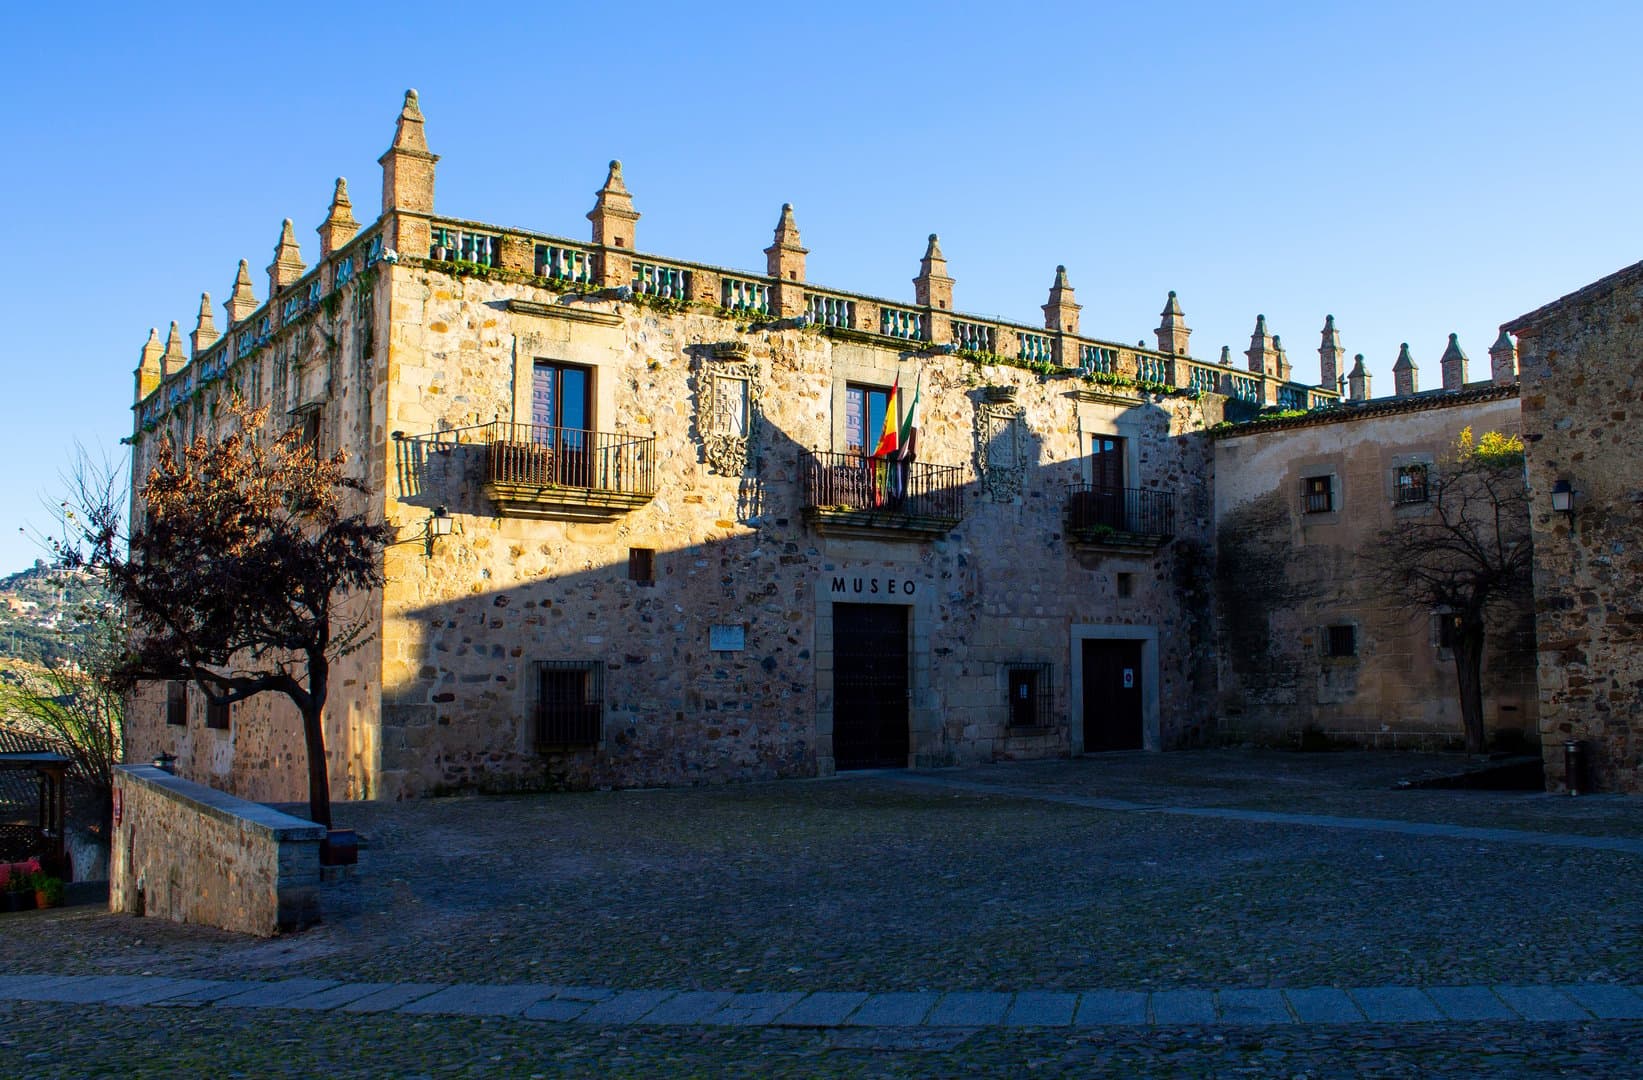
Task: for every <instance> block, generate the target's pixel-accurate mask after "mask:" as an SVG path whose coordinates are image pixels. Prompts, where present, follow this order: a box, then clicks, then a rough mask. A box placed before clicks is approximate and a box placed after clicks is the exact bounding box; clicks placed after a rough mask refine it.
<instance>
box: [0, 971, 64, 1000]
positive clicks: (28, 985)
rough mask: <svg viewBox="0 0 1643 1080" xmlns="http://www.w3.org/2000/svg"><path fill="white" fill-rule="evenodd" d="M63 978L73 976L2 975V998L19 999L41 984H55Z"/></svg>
mask: <svg viewBox="0 0 1643 1080" xmlns="http://www.w3.org/2000/svg"><path fill="white" fill-rule="evenodd" d="M61 978H72V976H61V975H0V998H17V997H21V996H22V994H23V993H24V992H25V991H27V990H30V989H33V988H34V987H36V986H39V985H40V984H41V983H53V982H56V981H57V980H58V979H61Z"/></svg>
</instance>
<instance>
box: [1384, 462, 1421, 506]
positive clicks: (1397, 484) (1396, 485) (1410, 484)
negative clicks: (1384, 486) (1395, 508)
mask: <svg viewBox="0 0 1643 1080" xmlns="http://www.w3.org/2000/svg"><path fill="white" fill-rule="evenodd" d="M1426 479H1427V477H1426V466H1425V465H1400V466H1398V471H1397V473H1396V474H1395V476H1394V478H1393V488H1392V501H1393V502H1395V503H1397V504H1398V505H1399V506H1406V505H1408V504H1410V503H1423V502H1425V501H1426V500H1427V498H1428V491H1427V486H1426Z"/></svg>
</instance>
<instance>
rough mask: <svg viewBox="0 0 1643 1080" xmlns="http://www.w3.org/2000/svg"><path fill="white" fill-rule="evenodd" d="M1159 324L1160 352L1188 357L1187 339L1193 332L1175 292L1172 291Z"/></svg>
mask: <svg viewBox="0 0 1643 1080" xmlns="http://www.w3.org/2000/svg"><path fill="white" fill-rule="evenodd" d="M1159 318H1160V322H1159V323H1158V330H1157V334H1158V351H1159V352H1165V353H1173V354H1174V355H1176V356H1185V355H1187V339H1188V338H1189V337H1191V336H1192V331H1191V330H1189V329H1187V319H1186V316H1185V315H1184V314H1183V313H1182V311H1181V301H1179V300H1177V299H1176V297H1175V290H1174V289H1171V290H1170V294H1169V299H1168V300H1167V301H1165V303H1164V310H1163V311H1161V312H1159Z"/></svg>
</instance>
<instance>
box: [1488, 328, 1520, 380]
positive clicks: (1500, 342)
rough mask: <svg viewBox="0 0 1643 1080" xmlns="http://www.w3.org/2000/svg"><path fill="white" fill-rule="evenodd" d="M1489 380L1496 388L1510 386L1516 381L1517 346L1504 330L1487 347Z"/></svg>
mask: <svg viewBox="0 0 1643 1080" xmlns="http://www.w3.org/2000/svg"><path fill="white" fill-rule="evenodd" d="M1489 378H1490V380H1491V381H1493V382H1494V384H1495V385H1496V386H1510V385H1512V384H1513V383H1514V382H1516V381H1517V346H1516V345H1514V344H1512V335H1511V334H1508V333H1507V332H1506V331H1505V330H1502V331H1501V332H1500V337H1499V338H1497V339H1496V340H1495V343H1494V344H1493V345H1491V346H1489Z"/></svg>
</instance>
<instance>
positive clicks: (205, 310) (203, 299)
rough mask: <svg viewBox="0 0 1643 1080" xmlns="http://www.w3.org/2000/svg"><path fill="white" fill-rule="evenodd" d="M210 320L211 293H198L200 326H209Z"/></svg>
mask: <svg viewBox="0 0 1643 1080" xmlns="http://www.w3.org/2000/svg"><path fill="white" fill-rule="evenodd" d="M212 321H213V320H212V316H211V294H210V293H208V292H203V293H201V294H200V314H199V324H200V325H201V326H209V325H211V323H212Z"/></svg>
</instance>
